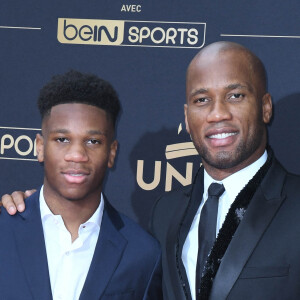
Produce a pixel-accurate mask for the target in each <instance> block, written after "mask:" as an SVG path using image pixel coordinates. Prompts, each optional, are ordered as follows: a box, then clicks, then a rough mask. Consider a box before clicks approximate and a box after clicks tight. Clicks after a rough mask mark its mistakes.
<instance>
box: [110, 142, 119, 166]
mask: <svg viewBox="0 0 300 300" xmlns="http://www.w3.org/2000/svg"><path fill="white" fill-rule="evenodd" d="M117 150H118V141H117V140H114V141H113V142H112V143H111V145H110V150H109V157H108V163H107V166H108V167H109V168H112V167H113V166H114V163H115V158H116V155H117Z"/></svg>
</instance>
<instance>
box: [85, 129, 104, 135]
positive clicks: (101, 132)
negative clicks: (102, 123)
mask: <svg viewBox="0 0 300 300" xmlns="http://www.w3.org/2000/svg"><path fill="white" fill-rule="evenodd" d="M87 133H88V134H97V135H105V136H107V133H106V132H103V131H100V130H88V131H87Z"/></svg>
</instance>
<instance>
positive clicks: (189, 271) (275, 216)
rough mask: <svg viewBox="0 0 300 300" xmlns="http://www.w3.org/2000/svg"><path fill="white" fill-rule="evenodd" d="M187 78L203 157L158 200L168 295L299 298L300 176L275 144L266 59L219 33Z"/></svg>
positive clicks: (189, 119)
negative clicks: (185, 182) (271, 143)
mask: <svg viewBox="0 0 300 300" xmlns="http://www.w3.org/2000/svg"><path fill="white" fill-rule="evenodd" d="M186 79H187V82H186V104H185V107H184V110H185V120H186V129H187V131H188V133H190V135H191V138H192V140H193V142H194V145H195V147H196V149H197V150H198V152H199V154H200V156H201V158H202V163H203V167H202V168H200V170H199V172H198V174H197V176H196V178H195V179H194V181H193V184H192V185H190V186H187V187H184V188H183V189H182V190H177V191H173V192H170V193H167V194H166V195H164V196H163V197H161V198H160V199H159V200H158V201H157V203H156V205H155V207H154V212H153V218H152V224H151V230H152V233H153V234H154V236H155V237H156V238H157V239H158V240H159V241H160V243H161V246H162V249H163V270H164V289H165V299H169V300H175V299H180V300H181V299H193V300H194V299H213V300H222V299H236V300H240V299H243V300H245V299H256V300H257V299H261V300H265V299H272V300H273V299H299V297H300V285H299V280H300V267H299V265H300V258H299V253H300V242H299V238H298V237H299V234H300V218H299V212H300V201H299V195H300V179H299V177H296V176H292V175H290V174H288V173H287V172H286V171H285V170H284V169H283V167H282V166H281V165H280V164H279V163H278V161H277V160H276V159H275V157H274V155H273V153H272V150H271V149H270V148H269V147H268V146H267V128H266V125H267V124H268V123H269V121H270V119H271V116H272V102H271V96H270V94H269V93H267V88H266V73H265V69H264V66H263V64H262V62H261V61H260V60H259V59H258V58H257V57H256V56H255V55H254V54H253V53H251V52H250V51H249V50H248V49H246V48H244V47H243V46H241V45H238V44H235V43H229V42H218V43H214V44H211V45H209V46H207V47H206V48H204V49H203V50H201V51H200V52H199V53H198V54H197V55H196V56H195V58H194V59H193V60H192V62H191V63H190V65H189V67H188V70H187V76H186ZM216 237H217V238H216Z"/></svg>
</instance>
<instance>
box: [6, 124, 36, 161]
mask: <svg viewBox="0 0 300 300" xmlns="http://www.w3.org/2000/svg"><path fill="white" fill-rule="evenodd" d="M38 132H40V129H36V128H19V127H0V159H10V160H29V161H37V158H36V156H37V153H36V139H35V136H36V134H37V133H38Z"/></svg>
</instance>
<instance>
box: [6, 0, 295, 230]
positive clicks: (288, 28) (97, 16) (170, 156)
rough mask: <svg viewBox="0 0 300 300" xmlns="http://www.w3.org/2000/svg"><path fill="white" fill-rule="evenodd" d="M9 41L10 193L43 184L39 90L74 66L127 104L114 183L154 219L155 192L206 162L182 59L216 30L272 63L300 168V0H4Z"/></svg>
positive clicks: (277, 123) (286, 145)
mask: <svg viewBox="0 0 300 300" xmlns="http://www.w3.org/2000/svg"><path fill="white" fill-rule="evenodd" d="M59 19H60V22H61V23H60V24H59V23H58V20H59ZM74 19H75V20H74ZM103 20H108V21H103ZM116 20H119V21H121V22H116ZM141 21H142V22H141ZM95 26H96V27H95ZM114 30H117V31H114ZM95 32H96V33H95ZM137 34H142V36H140V35H137ZM75 35H76V36H75ZM94 38H95V40H94ZM97 39H98V40H97ZM0 40H1V44H0V56H1V70H0V93H1V109H0V139H1V140H0V166H1V168H0V170H1V171H0V193H1V194H4V193H10V192H12V191H14V190H15V189H21V190H23V189H25V188H32V187H38V186H39V185H40V184H41V183H42V168H41V166H39V164H38V163H37V162H36V160H35V159H36V156H35V151H34V137H35V134H36V132H37V130H38V129H39V128H40V117H39V114H38V111H37V108H36V99H37V95H38V91H39V89H40V88H41V87H42V86H43V85H44V84H45V83H46V82H47V81H48V80H49V79H50V78H51V76H52V75H53V74H57V73H63V72H65V71H67V70H69V69H71V68H73V69H78V70H80V71H82V72H92V73H95V74H97V75H99V76H100V77H103V78H105V79H106V80H109V81H110V82H111V83H112V84H113V85H114V87H115V88H116V90H117V91H118V93H119V95H120V99H121V102H122V107H123V109H122V114H121V118H120V120H119V122H118V133H117V139H118V140H119V143H120V148H119V152H118V158H117V163H116V167H115V168H114V169H113V170H111V171H110V172H109V175H108V178H107V182H106V185H105V193H106V195H107V196H108V198H109V200H110V202H111V203H112V204H113V205H114V206H115V207H116V208H117V209H119V210H120V211H122V212H124V213H125V214H127V215H129V216H130V217H132V218H133V219H135V220H136V221H138V222H139V223H140V224H142V225H143V226H146V224H147V222H148V218H149V214H150V208H151V205H152V204H153V201H155V199H156V198H157V197H158V195H159V194H161V193H162V192H163V191H164V190H169V189H170V188H176V187H179V186H180V185H182V184H187V183H189V182H190V181H191V175H192V173H195V171H196V170H197V168H198V166H199V164H200V159H199V158H198V157H197V155H195V151H194V150H193V149H192V148H191V144H190V140H189V137H188V135H187V134H186V133H185V130H184V117H183V104H184V101H185V70H186V67H187V65H188V63H189V61H190V60H191V58H192V57H193V56H194V55H195V54H196V53H197V51H198V50H199V48H200V47H202V46H203V45H204V44H205V45H206V44H209V43H211V42H215V41H219V40H229V41H234V42H238V43H241V44H243V45H245V46H246V47H248V48H250V49H251V50H252V51H253V52H255V53H256V54H257V55H258V56H259V57H260V58H261V59H262V60H263V62H264V63H265V66H266V69H267V71H268V80H269V91H270V92H271V94H272V96H273V101H274V119H273V121H272V124H271V126H270V127H269V139H270V143H271V145H272V146H273V149H274V151H275V153H276V155H277V156H278V158H279V159H280V160H281V162H282V163H283V165H284V166H285V167H286V168H287V169H288V170H290V171H292V172H294V173H300V162H299V159H298V157H299V150H300V141H299V133H300V129H299V128H300V126H299V125H300V118H299V116H298V115H299V112H300V99H299V96H300V85H299V83H300V82H299V81H300V80H299V78H300V63H299V53H300V3H299V1H297V0H294V1H289V0H287V1H273V0H272V1H269V0H265V1H245V0H239V1H233V0H227V1H212V0H186V1H178V0H164V1H162V0H151V1H149V0H147V1H146V0H144V1H128V0H123V1H117V0H97V1H96V0H88V1H83V0H82V1H76V0H73V1H71V0H65V1H62V0H59V1H58V0H51V1H50V0H44V1H40V0H27V1H23V0H22V1H21V0H1V3H0ZM180 124H181V125H182V128H183V129H182V130H181V127H180Z"/></svg>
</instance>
